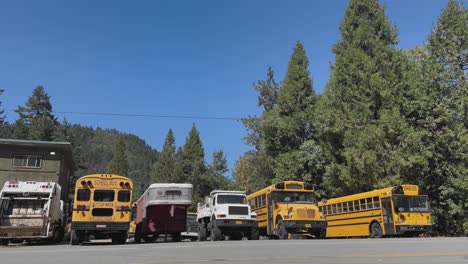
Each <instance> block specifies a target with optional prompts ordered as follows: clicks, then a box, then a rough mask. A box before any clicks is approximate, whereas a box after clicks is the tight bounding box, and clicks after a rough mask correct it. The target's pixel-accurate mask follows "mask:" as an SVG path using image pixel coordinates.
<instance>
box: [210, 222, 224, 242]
mask: <svg viewBox="0 0 468 264" xmlns="http://www.w3.org/2000/svg"><path fill="white" fill-rule="evenodd" d="M222 236H223V234H222V233H221V229H219V227H218V226H217V225H215V224H213V225H212V228H211V241H219V240H221V238H222Z"/></svg>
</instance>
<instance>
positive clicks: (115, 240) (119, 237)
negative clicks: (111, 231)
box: [112, 232, 128, 244]
mask: <svg viewBox="0 0 468 264" xmlns="http://www.w3.org/2000/svg"><path fill="white" fill-rule="evenodd" d="M127 237H128V235H127V232H120V233H119V234H116V235H114V236H112V244H125V242H126V241H127Z"/></svg>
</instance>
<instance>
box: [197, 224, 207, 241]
mask: <svg viewBox="0 0 468 264" xmlns="http://www.w3.org/2000/svg"><path fill="white" fill-rule="evenodd" d="M198 225H199V231H198V241H206V227H205V224H204V223H203V221H202V222H201V223H199V224H198Z"/></svg>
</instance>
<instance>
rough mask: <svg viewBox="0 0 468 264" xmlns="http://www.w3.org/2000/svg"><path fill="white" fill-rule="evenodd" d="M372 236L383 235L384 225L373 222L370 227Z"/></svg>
mask: <svg viewBox="0 0 468 264" xmlns="http://www.w3.org/2000/svg"><path fill="white" fill-rule="evenodd" d="M369 236H370V237H371V238H381V237H382V236H383V232H382V227H380V225H379V224H378V223H372V224H371V225H370V228H369Z"/></svg>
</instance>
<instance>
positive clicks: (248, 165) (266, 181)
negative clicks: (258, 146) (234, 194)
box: [234, 150, 274, 193]
mask: <svg viewBox="0 0 468 264" xmlns="http://www.w3.org/2000/svg"><path fill="white" fill-rule="evenodd" d="M234 178H235V180H236V185H237V186H238V187H239V189H241V190H244V191H246V192H247V193H252V192H255V191H257V190H259V189H262V188H264V187H266V186H268V185H270V184H272V179H273V178H274V159H273V158H272V157H271V156H268V155H266V154H265V152H259V151H254V150H251V151H248V152H246V153H245V154H244V155H243V156H242V157H241V158H239V160H237V162H236V167H235V171H234Z"/></svg>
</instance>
